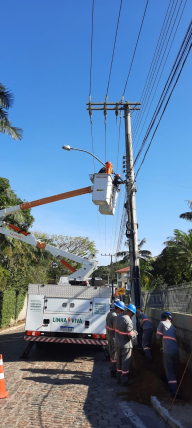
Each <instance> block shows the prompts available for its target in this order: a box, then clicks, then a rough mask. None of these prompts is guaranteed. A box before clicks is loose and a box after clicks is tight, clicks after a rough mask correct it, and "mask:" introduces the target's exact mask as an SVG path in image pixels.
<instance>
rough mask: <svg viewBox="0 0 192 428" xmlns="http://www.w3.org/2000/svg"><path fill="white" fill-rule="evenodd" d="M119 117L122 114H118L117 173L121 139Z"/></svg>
mask: <svg viewBox="0 0 192 428" xmlns="http://www.w3.org/2000/svg"><path fill="white" fill-rule="evenodd" d="M121 117H122V112H120V118H119V136H118V143H117V167H116V171H118V163H119V145H120V138H121Z"/></svg>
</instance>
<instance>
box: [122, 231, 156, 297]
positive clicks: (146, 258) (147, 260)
mask: <svg viewBox="0 0 192 428" xmlns="http://www.w3.org/2000/svg"><path fill="white" fill-rule="evenodd" d="M144 244H146V239H145V238H143V239H142V240H141V241H140V243H139V245H138V250H139V259H140V281H141V287H142V289H148V288H150V281H151V279H152V273H151V271H152V270H153V267H152V265H151V261H152V254H151V252H150V251H148V250H143V249H142V247H143V245H144ZM125 245H126V246H127V247H128V246H129V241H126V242H125ZM117 256H123V260H127V261H129V260H130V257H129V251H122V252H120V253H118V254H117Z"/></svg>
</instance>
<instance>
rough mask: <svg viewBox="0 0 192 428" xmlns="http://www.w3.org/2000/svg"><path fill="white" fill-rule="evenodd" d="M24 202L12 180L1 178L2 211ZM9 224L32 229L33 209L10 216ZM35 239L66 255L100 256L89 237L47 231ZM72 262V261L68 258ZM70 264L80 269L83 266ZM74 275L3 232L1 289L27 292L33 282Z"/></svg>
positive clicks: (0, 263)
mask: <svg viewBox="0 0 192 428" xmlns="http://www.w3.org/2000/svg"><path fill="white" fill-rule="evenodd" d="M22 203H23V201H22V200H21V199H20V198H18V196H17V195H16V193H15V192H14V191H13V190H12V189H11V186H10V184H9V180H7V179H6V178H3V177H0V209H3V208H5V207H10V206H14V205H20V204H22ZM6 221H7V223H11V224H14V225H16V226H18V227H19V228H21V229H23V230H28V229H29V227H32V224H33V221H34V218H33V216H32V215H31V212H30V210H29V209H28V210H24V211H19V212H17V213H15V214H11V215H9V216H7V217H6ZM33 233H34V235H35V237H36V238H37V239H39V240H42V241H43V242H45V243H48V244H50V245H53V246H57V247H59V248H62V249H63V250H64V251H66V252H70V253H75V254H76V255H78V256H81V257H88V256H89V255H90V254H96V253H97V249H96V247H95V243H94V242H93V241H90V240H89V238H88V237H85V238H83V237H81V236H78V237H73V238H72V237H70V236H63V235H59V236H57V235H49V234H47V233H43V232H33ZM66 260H67V261H68V262H69V260H68V259H66ZM70 264H71V265H72V266H73V267H74V268H75V269H78V268H79V267H80V264H79V263H75V262H73V261H71V262H70ZM69 274H71V272H70V271H69V270H68V269H67V268H65V267H64V266H63V265H62V264H61V263H60V262H59V260H57V259H55V258H54V257H53V256H52V255H51V254H50V253H49V252H48V251H46V250H45V251H43V250H40V249H39V248H36V247H33V246H31V245H28V244H26V243H25V242H21V241H18V240H16V239H15V238H10V237H6V236H5V235H2V234H1V233H0V288H1V289H4V288H6V287H7V286H10V287H14V288H15V289H24V290H26V289H27V286H28V284H29V283H38V282H39V283H46V282H47V281H48V280H49V279H53V278H54V276H55V275H56V277H57V278H58V279H59V277H60V276H62V275H69Z"/></svg>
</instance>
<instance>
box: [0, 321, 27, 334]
mask: <svg viewBox="0 0 192 428" xmlns="http://www.w3.org/2000/svg"><path fill="white" fill-rule="evenodd" d="M23 325H25V322H23V323H21V324H17V325H14V326H12V327H8V328H7V327H4V328H1V329H0V335H1V334H4V333H5V332H9V331H12V330H16V329H17V328H19V327H22V326H23Z"/></svg>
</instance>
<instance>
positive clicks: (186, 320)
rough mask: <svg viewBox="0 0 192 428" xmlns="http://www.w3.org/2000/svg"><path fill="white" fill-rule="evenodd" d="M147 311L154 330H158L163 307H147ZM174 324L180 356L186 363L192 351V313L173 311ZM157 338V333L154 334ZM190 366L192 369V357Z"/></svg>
mask: <svg viewBox="0 0 192 428" xmlns="http://www.w3.org/2000/svg"><path fill="white" fill-rule="evenodd" d="M145 313H146V314H147V315H148V317H149V318H150V320H151V322H152V324H153V328H154V331H155V332H156V331H157V326H158V324H159V321H160V320H161V313H162V310H161V309H153V308H146V309H145ZM172 315H173V325H174V327H175V328H176V330H177V341H178V345H179V356H180V361H181V362H182V363H186V362H187V360H188V358H189V355H190V352H191V351H192V315H189V314H186V315H185V314H180V313H178V312H172ZM154 339H155V335H154ZM189 368H190V370H191V371H192V358H191V360H190V363H189Z"/></svg>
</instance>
